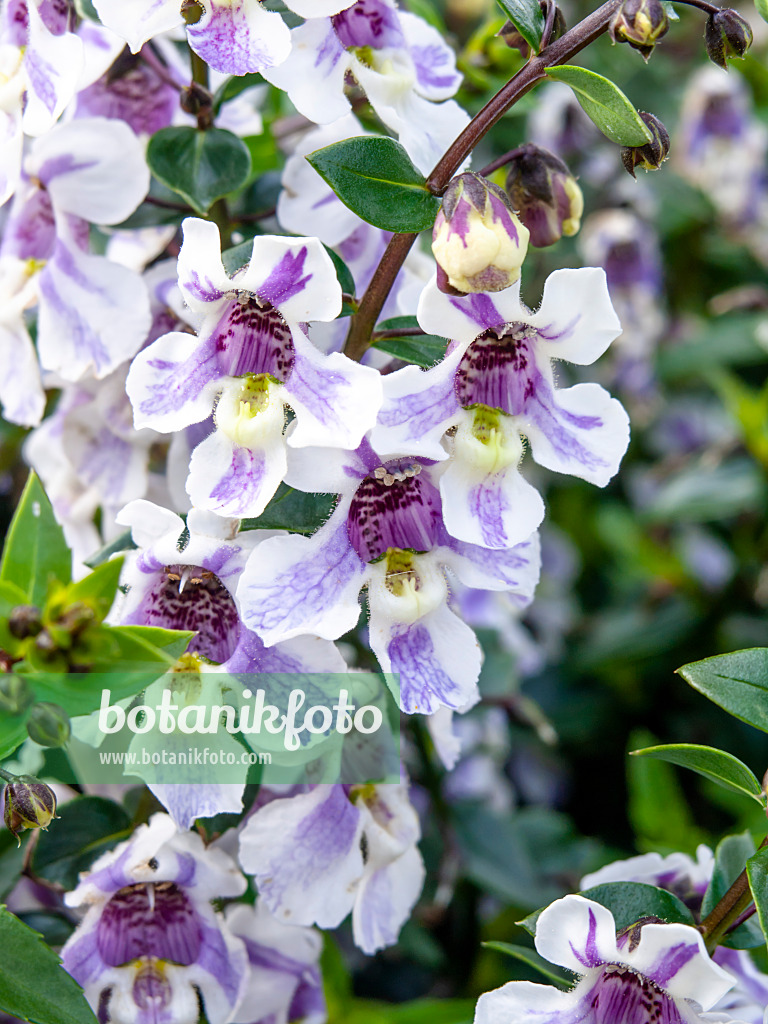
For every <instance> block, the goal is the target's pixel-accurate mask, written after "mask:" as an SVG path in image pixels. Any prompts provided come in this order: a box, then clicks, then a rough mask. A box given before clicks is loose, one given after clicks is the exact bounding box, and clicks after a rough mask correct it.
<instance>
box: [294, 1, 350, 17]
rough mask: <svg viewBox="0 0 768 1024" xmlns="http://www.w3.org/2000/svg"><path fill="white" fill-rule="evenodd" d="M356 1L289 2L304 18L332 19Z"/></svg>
mask: <svg viewBox="0 0 768 1024" xmlns="http://www.w3.org/2000/svg"><path fill="white" fill-rule="evenodd" d="M354 2H355V0H288V3H287V4H286V5H285V6H286V7H290V9H291V10H292V11H295V13H296V14H298V15H299V16H300V17H302V18H330V16H331V15H332V14H338V13H339V11H344V10H346V9H347V7H350V6H351V5H352V4H353V3H354Z"/></svg>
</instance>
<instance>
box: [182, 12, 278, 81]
mask: <svg viewBox="0 0 768 1024" xmlns="http://www.w3.org/2000/svg"><path fill="white" fill-rule="evenodd" d="M204 12H205V13H204V14H203V16H202V18H201V19H200V21H198V22H197V24H195V25H190V26H189V27H188V28H187V35H188V37H189V45H190V46H191V47H192V49H193V50H194V51H195V53H197V54H199V55H200V56H201V57H202V58H203V60H204V61H205V62H206V63H207V64H210V66H211V67H212V68H213V69H214V70H215V71H220V72H222V73H223V74H225V75H247V74H249V73H253V72H258V71H264V70H265V69H266V68H271V67H273V66H275V65H278V64H282V62H283V61H284V60H285V58H286V57H287V56H288V54H289V53H290V52H291V34H290V32H289V30H288V26H287V25H286V24H285V22H284V21H283V19H282V18H281V17H280V15H279V14H276V13H275V12H274V11H265V10H264V8H263V7H262V6H261V3H259V0H226V2H224V3H220V2H219V3H217V2H215V0H214V2H212V3H209V4H207V5H206V7H205V8H204Z"/></svg>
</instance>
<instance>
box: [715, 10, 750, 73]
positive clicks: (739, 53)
mask: <svg viewBox="0 0 768 1024" xmlns="http://www.w3.org/2000/svg"><path fill="white" fill-rule="evenodd" d="M704 41H705V43H706V47H707V55H708V56H709V59H710V60H711V61H712V63H713V64H717V66H718V67H719V68H724V69H725V70H726V71H727V70H728V64H727V63H726V57H743V56H744V54H745V53H746V52H747V50H748V49H749V48H750V46H751V45H752V29H751V28H750V25H749V22H748V21H745V20H744V18H742V16H741V15H740V14H738V13H737V12H736V11H733V10H731V9H730V8H728V7H725V8H723V10H721V11H715V12H714V13H713V14H710V16H709V18H708V19H707V25H706V28H705V29H704Z"/></svg>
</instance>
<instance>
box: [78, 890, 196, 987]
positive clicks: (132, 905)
mask: <svg viewBox="0 0 768 1024" xmlns="http://www.w3.org/2000/svg"><path fill="white" fill-rule="evenodd" d="M96 943H97V946H98V950H99V954H100V956H101V959H102V960H103V961H104V963H105V964H107V965H108V966H110V967H122V966H124V965H125V964H127V963H130V961H132V960H137V959H139V958H142V957H154V958H156V959H158V960H166V961H170V962H171V963H175V964H180V965H181V966H183V967H188V966H189V965H190V964H193V963H195V962H196V961H197V959H198V957H199V955H200V949H201V946H202V931H201V928H200V922H199V920H198V916H197V913H196V911H195V909H194V907H193V906H192V903H191V902H190V900H189V897H188V896H187V895H186V893H185V892H184V891H183V890H182V889H180V888H179V887H178V886H177V885H176V884H175V883H174V882H168V881H165V882H141V883H138V884H136V885H129V886H126V887H125V888H123V889H120V890H118V892H116V893H115V895H114V896H113V897H112V898H111V899H110V900H109V902H108V903H107V904H106V906H105V907H104V909H103V911H102V914H101V918H100V920H99V923H98V925H97V930H96Z"/></svg>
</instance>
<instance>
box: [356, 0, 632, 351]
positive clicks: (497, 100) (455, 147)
mask: <svg viewBox="0 0 768 1024" xmlns="http://www.w3.org/2000/svg"><path fill="white" fill-rule="evenodd" d="M620 5H621V0H608V3H605V4H603V6H602V7H600V8H598V10H596V11H593V12H592V14H590V15H588V16H587V17H586V18H585V19H584V20H583V21H581V22H579V24H578V25H575V26H574V27H573V28H572V29H571V30H570V32H566V33H565V35H564V36H561V38H560V39H557V40H555V42H554V43H551V44H550V45H549V46H547V47H546V49H544V50H542V52H541V53H540V54H539V55H538V56H537V57H533V58H532V59H531V60H529V61H528V63H527V64H526V65H525V67H523V68H521V69H520V70H519V71H518V72H517V74H516V75H515V76H514V77H513V78H511V79H510V80H509V82H507V84H506V85H505V86H503V87H502V88H501V89H500V90H499V91H498V92H497V93H496V95H495V96H493V97H492V98H491V99H490V100H489V101H488V102H487V103H486V105H485V106H484V107H483V109H482V110H481V111H480V113H479V114H477V115H476V116H475V117H474V118H473V119H472V121H470V123H469V124H468V125H467V127H466V128H465V129H464V131H463V132H462V133H461V135H459V137H458V138H457V139H456V140H455V141H454V142H453V143H452V144H451V146H450V147H449V148H448V150H447V151H446V152H445V154H444V155H443V156H442V157H441V159H440V160H439V161H438V163H437V164H436V166H435V168H434V170H433V171H432V173H431V174H430V176H429V178H427V182H426V187H427V188H428V189H429V190H430V192H432V193H433V194H434V195H438V196H439V195H442V194H443V192H444V191H445V189H446V187H447V185H448V183H449V181H450V180H451V178H452V177H453V176H454V174H456V172H457V171H458V169H459V168H460V167H461V165H462V164H463V163H464V161H465V160H466V159H467V157H468V156H469V154H470V153H471V152H472V150H473V149H474V148H475V146H476V145H477V144H478V142H480V140H481V139H482V138H483V136H484V135H485V134H486V132H488V131H489V130H490V129H491V128H492V127H493V125H495V124H496V122H497V121H498V120H499V119H500V118H501V117H503V116H504V114H506V112H507V111H508V110H509V109H510V107H512V106H514V104H515V103H517V101H518V100H519V99H520V98H521V96H524V95H525V93H527V92H528V90H529V89H532V88H533V87H534V85H536V84H537V83H538V82H540V81H542V80H543V79H544V78H546V70H547V68H548V67H552V66H553V65H555V64H565V63H566V62H567V61H569V60H570V59H571V58H572V57H574V56H575V55H576V54H577V53H579V52H580V51H581V50H583V49H584V47H585V46H589V44H590V43H592V42H594V41H595V39H597V38H598V36H600V35H602V33H603V32H605V31H606V29H607V28H608V25H609V24H610V21H611V18H612V17H613V15H614V14H615V12H616V10H617V9H618V8H619V6H620ZM416 238H417V235H415V234H397V235H393V237H392V240H391V241H390V243H389V245H388V246H387V248H386V251H385V252H384V255H383V256H382V258H381V262H380V263H379V265H378V267H377V268H376V271H375V272H374V275H373V277H372V278H371V283H370V284H369V285H368V290H367V291H366V293H365V295H364V296H363V299H362V301H361V303H360V308H359V310H358V311H357V313H356V314H355V315H354V316H353V317H352V322H351V323H350V327H349V334H348V335H347V341H346V344H345V346H344V352H345V354H346V355H347V356H349V357H350V359H356V360H358V361H359V360H360V359H361V358H362V357H363V355H364V354H365V352H366V350H367V348H368V347H369V345H370V344H371V334H372V333H373V328H374V327H375V325H376V321H377V319H378V317H379V314H380V313H381V310H382V307H383V306H384V303H385V302H386V300H387V296H388V295H389V292H390V290H391V288H392V285H393V284H394V283H395V278H396V277H397V275H398V272H399V270H400V268H401V267H402V265H403V263H404V262H405V258H406V256H407V255H408V253H409V252H410V250H411V246H412V245H413V243H414V242H415V241H416Z"/></svg>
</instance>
